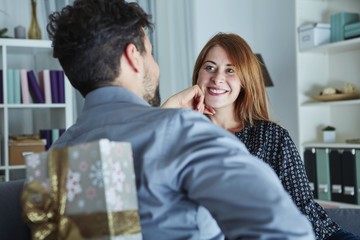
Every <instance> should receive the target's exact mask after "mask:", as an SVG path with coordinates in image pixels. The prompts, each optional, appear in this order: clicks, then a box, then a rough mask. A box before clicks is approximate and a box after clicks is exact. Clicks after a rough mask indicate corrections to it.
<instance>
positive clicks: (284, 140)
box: [193, 33, 360, 240]
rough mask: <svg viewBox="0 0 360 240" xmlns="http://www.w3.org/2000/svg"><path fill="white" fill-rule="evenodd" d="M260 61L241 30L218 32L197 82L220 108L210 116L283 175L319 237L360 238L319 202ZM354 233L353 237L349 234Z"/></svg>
mask: <svg viewBox="0 0 360 240" xmlns="http://www.w3.org/2000/svg"><path fill="white" fill-rule="evenodd" d="M263 78H264V77H263V73H262V69H261V66H260V62H259V60H258V58H257V57H256V55H255V54H254V53H253V52H252V49H251V48H250V46H249V45H248V44H247V42H246V41H245V40H244V39H243V38H242V37H240V36H239V35H237V34H231V33H228V34H227V33H218V34H216V35H215V36H213V37H212V38H211V39H210V40H209V41H208V42H207V43H206V44H205V46H204V47H203V49H202V50H201V52H200V54H199V56H198V58H197V60H196V62H195V67H194V72H193V85H198V86H199V87H200V88H201V89H202V91H203V92H204V95H205V104H206V105H208V106H209V107H212V108H214V110H215V114H212V115H208V117H209V119H210V120H211V121H212V122H213V123H215V124H217V125H219V126H221V127H223V128H225V129H226V130H228V131H230V132H231V133H233V134H235V136H236V137H237V138H238V139H239V140H240V141H242V142H243V143H244V144H245V146H246V147H247V149H248V150H249V152H250V153H251V154H253V155H255V156H257V157H258V158H260V159H261V160H263V161H264V162H265V163H267V164H268V165H269V166H270V167H271V168H272V169H273V170H274V171H275V173H276V174H277V175H278V177H279V179H280V180H281V183H282V185H283V187H284V189H285V190H286V191H287V192H288V193H289V195H290V196H291V197H292V200H293V202H294V203H295V204H296V205H297V207H298V209H299V210H300V211H301V212H302V213H303V214H304V215H306V216H307V218H308V219H309V220H310V222H311V223H312V226H313V230H314V232H315V235H316V237H317V239H332V237H333V236H334V237H336V239H338V240H339V239H360V238H359V237H356V236H354V235H353V234H351V233H348V232H345V231H344V230H343V229H342V228H341V227H340V226H339V225H338V224H337V223H336V222H334V221H333V220H331V218H330V217H329V216H328V215H327V213H326V212H325V210H324V209H323V208H322V207H321V206H320V205H319V204H318V203H317V202H315V200H314V197H313V194H312V191H311V189H310V186H309V180H308V178H307V175H306V172H305V167H304V164H303V161H302V160H301V157H300V154H299V152H298V151H297V148H296V146H295V144H294V142H293V141H292V139H291V137H290V135H289V133H288V131H287V130H286V129H285V128H283V127H281V126H280V125H278V124H277V123H275V122H273V121H271V120H270V116H269V112H268V101H267V95H266V91H265V83H264V80H263ZM348 237H349V238H348Z"/></svg>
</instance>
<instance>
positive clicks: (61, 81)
mask: <svg viewBox="0 0 360 240" xmlns="http://www.w3.org/2000/svg"><path fill="white" fill-rule="evenodd" d="M57 77H58V94H59V103H65V82H64V72H63V71H57Z"/></svg>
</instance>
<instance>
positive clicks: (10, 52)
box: [0, 39, 74, 181]
mask: <svg viewBox="0 0 360 240" xmlns="http://www.w3.org/2000/svg"><path fill="white" fill-rule="evenodd" d="M0 55H1V60H0V68H1V69H2V71H3V72H2V78H3V97H4V99H3V103H2V104H0V123H1V125H0V136H1V138H0V142H1V145H0V146H1V147H0V150H1V152H0V153H1V154H0V157H1V159H0V160H1V161H0V180H5V181H9V180H12V179H16V178H18V176H19V175H22V174H23V173H24V171H25V166H23V165H10V164H9V147H8V145H9V136H11V135H17V134H38V133H39V130H40V129H44V128H68V127H69V126H70V125H72V123H73V121H74V119H73V98H74V96H73V95H74V93H73V89H72V87H71V85H70V83H69V82H68V81H67V80H66V79H65V103H61V104H38V103H34V104H10V103H8V102H7V99H8V94H7V69H9V68H18V69H21V68H25V69H29V70H33V71H34V72H35V73H37V72H39V71H41V70H43V69H54V70H61V67H60V64H59V63H58V60H57V59H55V58H53V57H52V48H51V42H50V41H48V40H27V39H0Z"/></svg>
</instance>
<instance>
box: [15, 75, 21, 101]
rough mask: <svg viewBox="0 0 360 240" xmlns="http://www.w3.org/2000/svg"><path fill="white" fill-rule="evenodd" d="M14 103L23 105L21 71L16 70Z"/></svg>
mask: <svg viewBox="0 0 360 240" xmlns="http://www.w3.org/2000/svg"><path fill="white" fill-rule="evenodd" d="M13 73H14V79H13V81H14V103H21V87H20V70H19V69H14V72H13Z"/></svg>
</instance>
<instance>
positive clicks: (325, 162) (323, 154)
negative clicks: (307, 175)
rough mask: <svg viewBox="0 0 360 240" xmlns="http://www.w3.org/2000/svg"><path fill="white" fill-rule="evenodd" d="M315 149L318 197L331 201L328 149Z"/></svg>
mask: <svg viewBox="0 0 360 240" xmlns="http://www.w3.org/2000/svg"><path fill="white" fill-rule="evenodd" d="M315 151H316V174H317V181H318V199H320V200H327V201H331V192H330V175H329V172H330V168H329V155H328V149H327V148H317V149H316V150H315Z"/></svg>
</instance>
